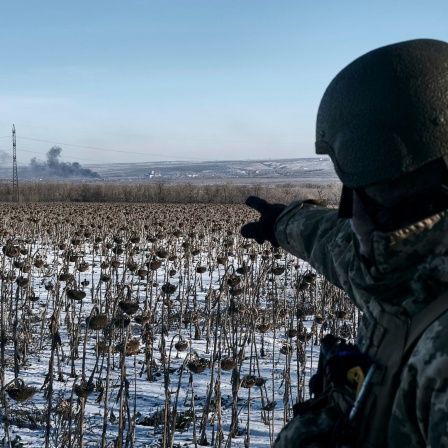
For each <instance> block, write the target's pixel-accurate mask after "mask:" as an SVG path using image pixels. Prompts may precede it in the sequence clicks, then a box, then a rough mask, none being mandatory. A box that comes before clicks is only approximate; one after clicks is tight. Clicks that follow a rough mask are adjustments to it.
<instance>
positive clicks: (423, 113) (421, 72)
mask: <svg viewBox="0 0 448 448" xmlns="http://www.w3.org/2000/svg"><path fill="white" fill-rule="evenodd" d="M316 152H317V154H328V155H329V156H330V157H331V159H332V161H333V163H334V166H335V169H336V172H337V174H338V176H339V178H340V179H341V181H342V183H343V185H344V188H343V195H342V200H341V205H340V215H341V217H347V218H348V217H352V216H353V218H354V219H356V217H357V216H358V215H359V214H365V215H367V216H368V217H369V218H370V220H371V224H372V226H373V228H375V229H378V230H382V231H389V230H394V229H396V228H398V227H401V226H403V225H406V224H409V223H411V222H415V221H417V220H419V219H421V218H423V217H425V216H429V215H430V214H433V213H436V212H437V211H440V210H442V209H445V208H448V195H447V194H446V191H448V188H447V187H448V169H447V163H446V160H448V43H445V42H442V41H438V40H432V39H416V40H411V41H406V42H400V43H397V44H392V45H388V46H385V47H381V48H378V49H376V50H373V51H371V52H369V53H367V54H365V55H363V56H361V57H360V58H358V59H356V60H355V61H353V62H352V63H351V64H349V65H348V66H347V67H346V68H344V69H343V70H342V71H341V72H340V73H339V74H338V75H337V76H336V77H335V78H334V79H333V81H332V82H331V83H330V85H329V86H328V88H327V90H326V91H325V94H324V96H323V98H322V100H321V103H320V106H319V111H318V116H317V125H316Z"/></svg>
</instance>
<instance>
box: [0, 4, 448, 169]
mask: <svg viewBox="0 0 448 448" xmlns="http://www.w3.org/2000/svg"><path fill="white" fill-rule="evenodd" d="M0 14H1V15H0V44H1V45H0V57H1V64H0V151H4V152H6V153H7V154H12V138H11V133H12V126H13V125H14V126H15V129H16V139H17V161H18V163H19V164H28V163H29V161H30V159H31V158H33V157H36V158H37V159H42V160H45V158H46V153H47V151H48V150H49V149H50V148H51V147H52V146H55V145H56V146H60V147H61V148H62V151H61V155H60V157H61V160H63V161H67V162H79V163H81V164H82V165H87V164H89V163H98V162H104V163H111V162H116V163H119V162H121V163H124V162H135V163H143V162H153V161H177V160H181V161H185V160H187V161H188V160H190V161H212V160H255V159H278V158H296V157H312V156H314V155H315V154H314V140H315V138H314V137H315V136H314V132H315V131H314V126H315V120H316V114H317V110H318V107H319V102H320V99H321V97H322V95H323V93H324V91H325V89H326V87H327V86H328V84H329V83H330V81H331V80H332V79H333V77H334V76H336V75H337V73H338V72H339V71H340V70H341V69H343V68H344V67H345V66H346V65H347V64H349V63H350V62H351V61H353V60H354V59H356V58H357V57H359V56H361V55H362V54H364V53H366V52H368V51H370V50H373V49H374V48H377V47H380V46H383V45H387V44H390V43H394V42H399V41H403V40H408V39H416V38H433V39H440V40H445V41H448V26H447V17H448V2H446V0H443V1H442V0H425V1H416V0H396V1H391V0H387V1H386V0H376V1H374V2H373V1H366V0H356V1H355V0H347V1H345V0H331V1H330V0H316V1H313V0H269V1H268V0H219V1H218V0H126V1H124V0H121V1H116V0H107V1H106V0H89V1H86V0H77V1H76V2H69V1H61V0H58V1H52V0H40V1H38V0H20V1H11V0H3V1H2V2H1V5H0Z"/></svg>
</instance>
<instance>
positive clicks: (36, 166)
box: [30, 146, 101, 179]
mask: <svg viewBox="0 0 448 448" xmlns="http://www.w3.org/2000/svg"><path fill="white" fill-rule="evenodd" d="M61 152H62V148H61V147H59V146H53V147H52V148H51V149H50V150H49V151H48V152H47V160H46V162H45V161H40V160H37V159H36V157H33V158H32V159H31V161H30V168H31V170H32V171H33V172H34V173H35V174H36V175H44V174H49V175H50V176H53V177H91V178H97V179H99V178H100V177H101V176H100V175H99V174H98V173H96V172H95V171H92V170H89V169H88V168H83V167H82V166H81V165H80V164H79V163H78V162H73V163H71V162H60V161H59V160H58V158H59V156H60V155H61Z"/></svg>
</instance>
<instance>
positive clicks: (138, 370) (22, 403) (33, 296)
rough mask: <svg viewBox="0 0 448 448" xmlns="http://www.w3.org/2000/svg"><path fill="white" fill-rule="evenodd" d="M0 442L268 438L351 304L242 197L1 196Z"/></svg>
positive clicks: (266, 441) (254, 441) (341, 328)
mask: <svg viewBox="0 0 448 448" xmlns="http://www.w3.org/2000/svg"><path fill="white" fill-rule="evenodd" d="M0 209H1V216H2V221H1V225H0V235H1V238H2V246H3V251H2V254H1V292H2V295H1V309H0V325H1V354H0V356H1V363H0V364H1V367H0V368H1V370H0V380H1V395H0V400H1V403H2V405H1V407H0V418H1V422H2V423H1V426H0V438H1V439H2V440H3V445H2V446H8V447H16V448H17V447H24V446H33V447H44V446H45V447H58V448H60V447H82V446H85V447H96V446H100V447H157V446H159V447H180V446H185V447H197V446H205V445H210V446H216V447H240V446H241V447H243V446H244V447H269V446H270V445H271V443H272V442H273V440H274V439H275V435H276V434H277V433H278V431H279V430H280V429H281V427H282V426H283V425H284V424H285V422H286V421H288V420H289V419H290V418H291V416H292V411H291V407H292V405H293V404H294V403H295V402H297V401H301V400H304V399H306V397H307V393H308V391H307V382H308V379H309V376H310V374H311V373H312V372H313V371H314V370H315V367H316V363H317V356H318V351H319V346H318V345H319V340H320V338H321V337H322V336H323V335H324V334H325V333H327V332H332V333H333V334H336V335H341V336H343V337H347V338H353V337H354V336H355V332H356V328H357V321H358V312H357V311H356V309H355V308H354V307H353V306H352V305H351V304H350V302H349V301H348V300H346V298H345V297H344V294H343V292H342V291H341V290H339V289H337V288H335V287H333V286H332V285H330V284H329V283H328V282H326V281H325V279H323V278H321V277H320V276H319V275H317V274H316V273H315V272H314V271H313V270H312V269H311V268H310V267H309V266H308V265H307V264H306V263H304V262H303V261H302V260H299V259H297V258H295V257H293V256H291V255H289V254H287V253H286V252H285V251H283V250H282V249H278V250H273V249H272V247H271V246H270V245H269V244H264V245H262V246H260V245H258V244H256V243H252V242H250V241H247V240H244V239H243V238H242V237H241V236H240V233H239V229H240V227H241V225H242V224H243V223H245V222H248V221H250V220H253V219H254V218H256V215H257V214H256V213H255V212H253V211H252V210H250V209H248V208H247V207H244V206H242V205H217V204H210V205H198V204H188V205H180V204H179V205H173V204H146V205H144V204H117V203H115V204H88V203H66V204H61V203H53V204H48V203H40V204H38V203H33V204H0Z"/></svg>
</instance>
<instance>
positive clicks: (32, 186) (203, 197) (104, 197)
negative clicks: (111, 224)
mask: <svg viewBox="0 0 448 448" xmlns="http://www.w3.org/2000/svg"><path fill="white" fill-rule="evenodd" d="M12 193H13V191H12V183H0V201H2V202H11V201H12V198H13V194H12ZM250 195H255V196H260V197H263V198H265V199H266V200H268V201H270V202H277V203H289V202H291V201H293V200H295V199H309V198H312V199H325V200H326V201H327V202H328V204H329V205H336V204H337V203H338V201H339V195H340V186H339V185H338V184H329V185H312V184H301V185H295V184H283V185H276V186H274V187H272V186H269V185H264V184H252V185H236V184H231V183H227V184H214V185H195V184H190V183H185V184H168V183H164V182H157V183H145V184H119V183H71V182H26V183H22V184H20V185H19V197H20V202H127V203H132V202H135V203H145V202H147V203H166V204H168V203H178V204H194V203H195V204H241V203H244V201H245V200H246V198H247V197H248V196H250Z"/></svg>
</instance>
